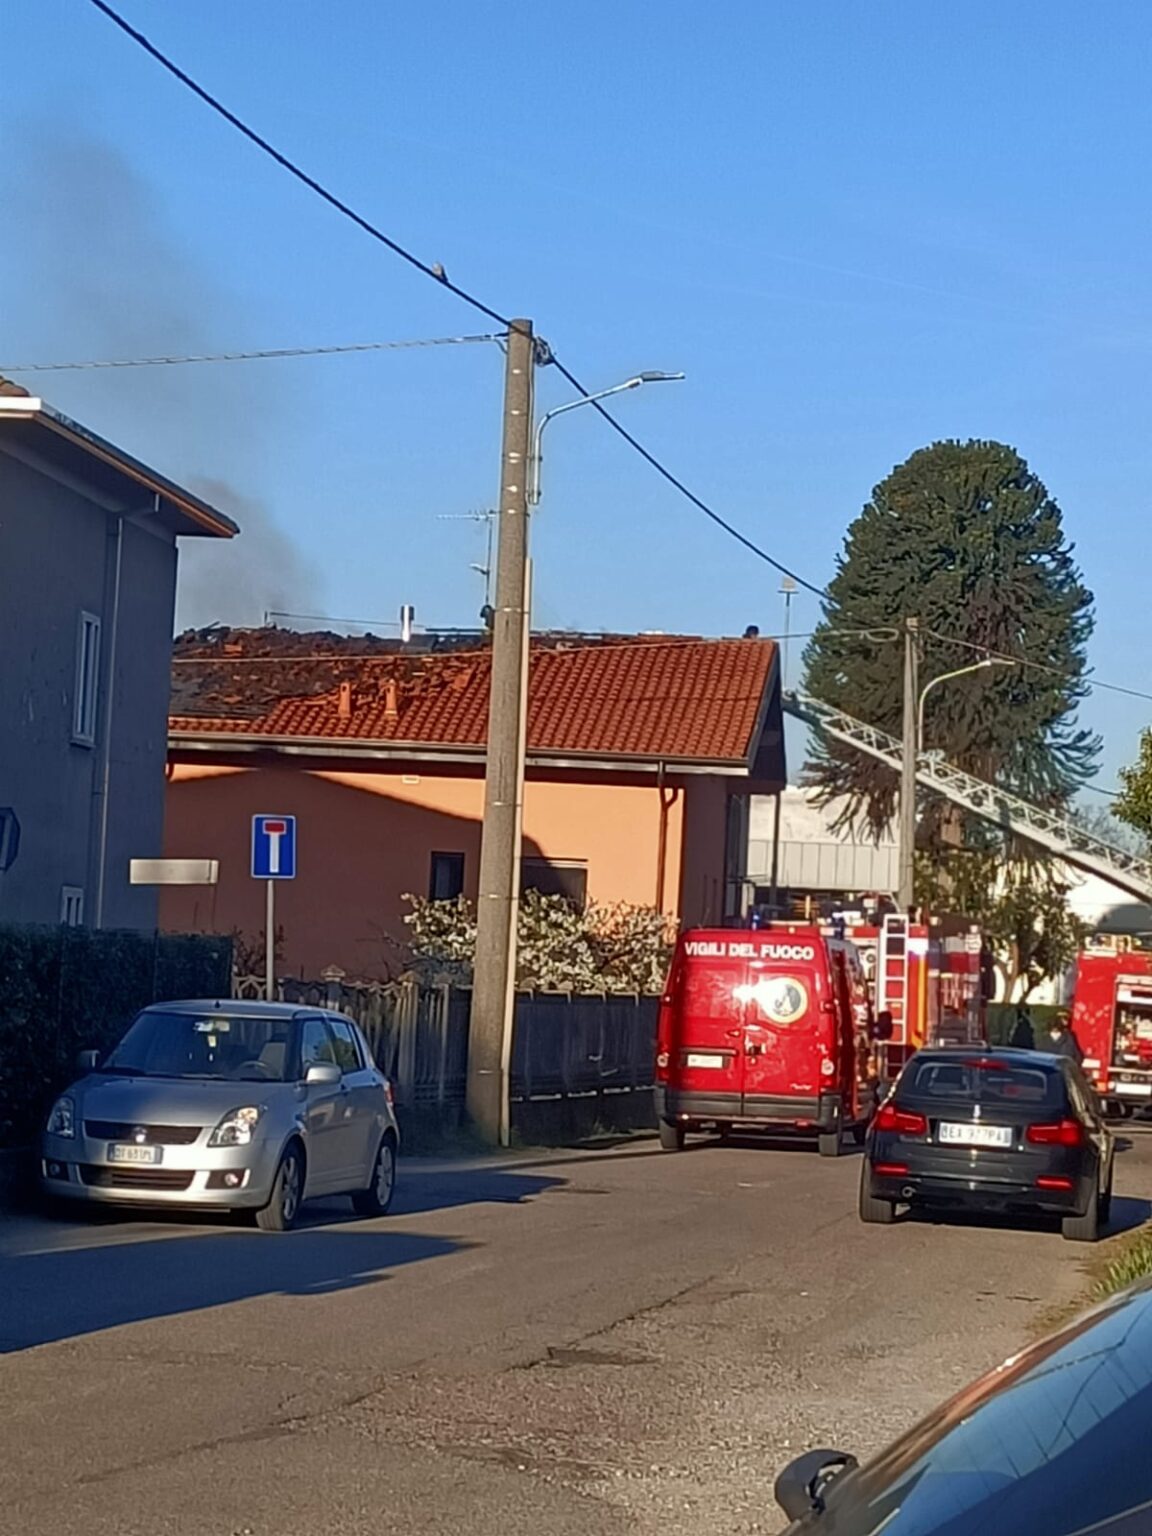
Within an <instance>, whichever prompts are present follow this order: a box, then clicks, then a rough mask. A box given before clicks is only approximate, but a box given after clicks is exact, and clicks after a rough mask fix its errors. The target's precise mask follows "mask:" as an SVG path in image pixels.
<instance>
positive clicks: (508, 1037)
mask: <svg viewBox="0 0 1152 1536" xmlns="http://www.w3.org/2000/svg"><path fill="white" fill-rule="evenodd" d="M534 366H535V341H534V338H533V335H532V322H531V321H530V320H513V321H512V323H511V325H510V326H509V329H508V356H507V366H506V369H505V375H504V442H503V450H502V458H501V461H500V509H499V513H498V517H499V522H498V525H497V528H498V531H497V543H496V593H495V599H496V600H495V610H496V611H495V614H494V615H493V619H492V685H491V698H490V701H489V707H488V752H487V758H486V766H485V770H484V825H483V829H482V831H481V839H480V884H479V903H478V906H477V913H476V961H475V967H474V977H473V983H472V1018H471V1023H470V1026H469V1031H468V1096H467V1105H468V1114H469V1116H470V1118H471V1120H472V1123H473V1125H474V1126H475V1128H476V1130H477V1131H478V1132H479V1134H480V1136H481V1137H482V1138H483V1140H484V1141H486V1142H488V1143H489V1144H490V1145H492V1146H498V1145H507V1142H508V1074H509V1065H510V1057H511V1047H512V1009H513V1006H514V1002H515V989H514V983H515V976H514V974H513V957H514V954H515V939H516V919H517V914H518V910H519V905H520V891H519V866H520V858H519V854H520V824H521V812H520V796H521V774H522V771H523V770H522V765H523V761H524V755H525V740H524V732H525V710H524V698H525V691H526V687H527V676H528V647H527V643H526V639H527V637H526V634H525V630H526V626H527V619H528V603H527V597H528V592H527V586H528V473H529V468H530V464H529V460H530V457H531V451H532V408H533V371H534Z"/></svg>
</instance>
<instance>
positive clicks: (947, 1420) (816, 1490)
mask: <svg viewBox="0 0 1152 1536" xmlns="http://www.w3.org/2000/svg"><path fill="white" fill-rule="evenodd" d="M1149 1445H1152V1290H1150V1289H1149V1288H1148V1287H1147V1286H1142V1287H1140V1288H1138V1289H1136V1290H1134V1291H1129V1292H1128V1293H1126V1294H1125V1295H1124V1296H1121V1297H1118V1298H1114V1299H1113V1300H1112V1301H1110V1302H1108V1303H1106V1304H1105V1305H1104V1306H1103V1307H1101V1308H1097V1310H1096V1311H1094V1312H1090V1313H1088V1314H1087V1315H1086V1316H1084V1317H1081V1318H1079V1319H1078V1320H1077V1321H1076V1322H1075V1323H1072V1324H1070V1325H1069V1326H1068V1327H1066V1328H1064V1329H1062V1330H1061V1331H1060V1332H1059V1333H1057V1334H1054V1335H1053V1336H1051V1337H1050V1338H1048V1339H1046V1340H1045V1341H1044V1342H1043V1343H1040V1344H1035V1345H1033V1346H1032V1347H1031V1348H1030V1349H1028V1350H1026V1351H1025V1352H1024V1353H1023V1354H1020V1355H1018V1356H1016V1357H1015V1358H1014V1359H1012V1360H1009V1361H1008V1362H1007V1364H1005V1365H1002V1366H1001V1367H1000V1368H999V1369H998V1370H995V1371H992V1372H991V1373H990V1374H989V1375H987V1376H985V1377H984V1378H983V1379H982V1380H980V1381H978V1382H976V1383H975V1384H974V1385H973V1386H970V1387H968V1388H967V1389H966V1390H965V1391H963V1392H960V1393H959V1394H958V1395H957V1396H956V1397H954V1398H953V1399H952V1401H951V1402H950V1403H947V1404H945V1406H944V1407H942V1408H939V1409H937V1410H936V1412H935V1413H933V1414H931V1415H930V1416H929V1417H928V1418H926V1419H924V1420H923V1421H922V1422H921V1423H920V1424H918V1425H917V1426H916V1428H915V1429H913V1430H911V1431H910V1432H909V1433H908V1434H906V1435H904V1436H903V1437H902V1438H901V1439H899V1440H897V1441H895V1442H894V1443H893V1444H892V1445H890V1446H889V1447H888V1449H887V1450H885V1451H882V1452H881V1453H880V1455H879V1456H877V1457H876V1458H875V1460H874V1461H871V1462H869V1463H868V1464H867V1465H866V1466H864V1467H857V1465H856V1462H855V1460H854V1458H853V1457H852V1456H851V1455H850V1454H849V1453H848V1452H846V1451H809V1452H808V1453H807V1454H806V1455H804V1456H801V1457H799V1458H798V1459H797V1460H796V1461H794V1462H793V1463H792V1464H791V1465H790V1466H788V1467H786V1468H785V1469H784V1471H783V1472H782V1473H781V1474H780V1476H779V1478H778V1479H777V1481H776V1499H777V1502H778V1503H779V1504H780V1506H781V1507H782V1509H783V1510H784V1512H785V1514H786V1515H788V1516H789V1518H790V1519H791V1520H792V1524H791V1525H789V1526H788V1527H787V1530H786V1532H785V1533H783V1536H1148V1532H1150V1531H1152V1456H1149V1454H1148V1447H1149Z"/></svg>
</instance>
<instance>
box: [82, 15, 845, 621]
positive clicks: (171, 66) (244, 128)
mask: <svg viewBox="0 0 1152 1536" xmlns="http://www.w3.org/2000/svg"><path fill="white" fill-rule="evenodd" d="M91 4H92V5H94V6H95V7H96V9H97V10H98V11H100V12H101V13H102V14H103V15H105V16H106V17H107V18H108V19H109V21H111V22H113V23H114V24H115V25H116V26H117V27H119V28H120V30H121V31H122V32H123V33H124V34H125V35H126V36H127V37H130V38H131V39H132V41H133V42H134V43H136V44H137V45H138V46H139V47H141V48H143V49H144V51H145V53H147V54H148V55H149V56H150V57H151V58H153V59H155V60H156V62H157V63H158V64H159V65H161V67H162V68H164V69H166V70H167V71H168V73H169V74H170V75H172V76H173V77H174V78H175V79H177V80H179V81H180V83H181V85H183V86H185V87H187V89H188V90H190V91H191V92H192V93H193V94H194V95H196V96H198V97H199V98H200V100H201V101H202V102H204V103H205V105H206V106H209V107H211V108H212V110H213V112H215V113H217V114H218V115H219V116H220V117H222V118H223V119H224V120H225V122H227V123H230V124H231V126H232V127H233V128H235V129H236V131H237V132H238V133H241V134H243V136H244V137H245V138H246V139H248V140H249V141H250V142H251V143H253V144H255V145H256V146H257V148H258V149H262V150H263V151H264V153H265V154H266V155H269V156H270V157H271V158H272V159H273V160H275V161H276V163H277V165H279V166H281V167H282V168H283V169H284V170H286V171H287V172H288V173H289V175H291V176H294V177H295V178H296V179H297V181H300V182H302V183H303V184H304V186H306V187H308V188H309V189H310V190H311V191H312V192H315V193H316V195H317V197H320V198H323V200H324V201H325V202H326V203H328V204H329V205H330V206H331V207H333V208H335V209H336V211H337V212H338V213H342V214H343V215H344V217H345V218H347V219H351V220H352V222H353V223H354V224H356V225H357V226H358V227H359V228H360V229H362V230H363V231H364V232H365V233H366V234H369V235H371V236H372V238H373V239H374V240H378V241H379V242H380V243H381V245H385V246H387V247H388V249H389V250H390V251H392V252H393V254H394V255H396V256H399V257H400V258H401V260H403V261H406V262H407V263H408V265H409V266H411V267H415V268H416V270H417V271H418V272H423V274H424V275H425V277H430V278H431V279H432V280H433V282H436V283H439V284H440V286H441V287H443V288H447V289H448V291H449V292H450V293H454V294H455V295H456V296H457V298H460V299H463V300H464V302H465V303H466V304H470V305H471V306H472V308H473V309H476V310H479V311H480V313H481V314H483V315H487V316H488V318H489V319H491V320H497V321H499V323H500V324H501V325H502V326H504V327H508V325H509V324H510V321H509V320H508V318H507V317H506V316H505V315H502V314H500V312H499V311H498V310H495V309H492V308H491V307H490V306H489V305H487V304H485V303H483V302H482V301H481V300H480V299H478V298H476V296H475V295H474V294H472V293H469V292H468V291H467V290H466V289H464V288H461V287H460V286H459V285H458V284H457V283H454V282H452V281H451V280H450V279H449V278H448V276H447V274H446V273H445V271H444V269H443V267H441V266H438V265H435V264H433V263H429V262H426V261H422V260H421V258H420V257H419V256H417V255H415V254H414V253H413V252H412V251H410V250H408V249H406V248H405V247H404V246H403V245H401V244H400V242H399V241H398V240H393V239H392V238H391V236H389V235H386V234H385V233H384V231H383V230H382V229H380V228H379V227H378V226H377V225H375V224H373V223H372V222H371V221H370V220H369V219H366V218H365V217H364V216H363V214H360V213H357V212H356V210H355V209H354V208H352V207H351V206H350V205H349V204H348V203H346V202H344V200H343V199H342V198H339V197H337V196H336V195H335V193H333V192H330V191H329V190H328V188H327V187H325V186H324V185H323V184H322V183H321V182H319V181H317V180H316V178H315V177H314V176H310V175H309V174H308V172H307V171H305V170H303V169H302V168H301V167H300V166H299V165H297V164H296V162H295V161H294V160H292V159H291V158H290V157H289V156H288V155H285V154H283V153H282V152H281V151H280V150H278V149H277V148H276V147H275V145H273V144H271V143H269V141H268V140H267V139H266V138H264V137H263V135H261V134H259V133H257V132H256V130H255V129H254V128H251V127H250V126H249V125H248V124H247V123H246V122H244V120H243V119H242V118H240V117H238V116H237V115H236V113H235V112H232V111H231V110H230V109H229V108H228V107H226V106H225V105H224V103H223V102H222V101H220V100H219V99H218V98H217V97H216V96H213V94H212V93H211V91H209V90H207V89H206V88H205V87H204V86H202V85H201V84H200V83H199V82H198V81H197V80H194V79H193V77H192V76H191V75H190V74H188V72H187V71H186V70H183V69H181V68H180V66H179V65H178V64H177V63H176V62H175V60H173V59H170V58H169V57H168V55H167V54H166V53H164V52H163V50H162V49H160V48H158V47H157V46H156V44H155V43H153V42H151V41H150V40H149V39H148V38H147V37H145V36H144V34H143V33H142V32H140V31H138V30H137V28H135V27H134V26H132V24H131V23H130V22H128V21H126V20H125V18H124V17H123V16H121V15H120V14H119V13H118V12H117V11H116V10H114V9H113V8H112V6H110V5H109V4H108V3H107V0H91ZM546 355H547V356H548V358H549V361H551V362H553V363H555V364H556V367H557V370H558V371H559V372H560V373H561V374H562V375H563V377H564V378H566V379H567V380H568V382H569V383H570V384H571V385H572V387H573V389H576V390H579V392H580V394H582V395H585V396H587V395H588V394H589V391H588V390H587V389H585V387H584V385H583V384H581V383H580V381H579V379H578V378H577V377H576V375H575V374H574V373H573V372H572V371H571V370H570V369H569V368H567V367H566V366H565V365H564V364H563V363H561V362H560V361H559V359H558V358H556V357H555V356H554V355H553V354H551V353H547V352H546ZM596 409H597V410H598V411H599V412H600V414H601V416H602V417H603V418H604V420H605V421H606V422H608V424H609V425H610V426H611V427H612V428H613V430H614V431H616V432H618V433H619V435H620V436H621V437H622V438H623V439H624V441H625V442H626V443H628V444H629V446H630V447H631V448H633V449H634V450H635V452H637V453H638V454H639V455H640V456H641V458H643V459H644V460H646V462H647V463H648V464H649V465H651V467H652V468H653V469H654V470H656V472H657V473H658V474H659V475H661V476H662V477H663V478H664V479H665V480H666V481H667V482H668V484H669V485H671V486H673V487H674V488H675V489H676V490H678V491H679V492H680V494H681V495H682V496H684V497H686V498H687V499H688V500H689V501H690V502H691V503H692V505H693V506H695V507H696V508H697V510H698V511H700V512H702V513H703V514H704V516H705V517H707V518H709V519H710V520H711V521H712V522H713V523H715V524H716V526H717V527H718V528H722V529H723V530H724V532H725V533H727V534H728V535H729V536H730V537H731V538H733V539H735V540H736V541H737V543H739V544H741V545H743V547H744V548H745V549H747V550H748V551H749V553H750V554H753V555H755V556H756V557H757V558H758V559H760V560H763V561H765V563H766V564H768V565H770V566H771V567H772V569H773V570H775V571H779V572H780V574H781V575H783V576H790V577H791V578H792V580H793V581H795V582H796V584H797V586H800V587H803V588H804V589H805V591H808V592H812V593H815V594H816V596H818V597H824V598H827V595H828V594H827V593H826V592H825V590H824V588H823V587H819V586H816V585H815V584H814V583H813V582H810V581H808V580H806V579H805V578H804V577H803V576H800V575H799V574H798V573H797V572H795V571H792V570H790V569H789V568H788V567H787V566H786V565H784V564H783V563H782V562H781V561H779V560H777V559H776V558H775V556H773V555H770V554H769V553H768V551H767V550H766V549H763V548H761V546H760V545H759V544H757V543H756V542H755V540H753V539H750V538H749V537H748V535H747V534H745V533H742V532H741V531H740V529H738V528H737V527H735V525H734V524H732V523H730V522H729V521H728V520H727V518H724V517H722V516H721V515H720V513H719V512H717V511H716V510H715V509H714V508H713V507H710V506H709V505H708V504H707V502H705V501H704V500H703V498H702V497H700V496H697V495H696V493H695V492H694V491H693V490H691V489H690V488H689V487H688V486H687V485H685V483H684V482H683V481H682V480H681V479H680V478H679V477H678V476H677V475H675V474H673V473H672V471H671V470H670V469H668V467H667V466H666V465H665V464H663V463H661V461H660V460H659V459H658V458H657V457H656V455H655V454H654V453H652V452H650V451H649V449H647V448H645V446H644V445H643V443H641V442H640V440H639V439H638V438H636V437H634V436H633V435H632V433H631V432H629V431H628V430H627V428H626V427H623V426H621V424H620V423H619V422H618V421H617V420H616V418H615V416H613V415H612V413H611V412H610V411H607V410H605V408H604V406H603V405H601V404H600V403H599V402H596Z"/></svg>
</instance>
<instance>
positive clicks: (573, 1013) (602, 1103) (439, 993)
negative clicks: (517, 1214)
mask: <svg viewBox="0 0 1152 1536" xmlns="http://www.w3.org/2000/svg"><path fill="white" fill-rule="evenodd" d="M234 992H235V995H236V996H237V997H241V998H252V999H256V998H262V997H263V995H264V983H263V980H262V978H257V977H250V976H247V977H238V978H237V979H236V983H235V988H234ZM277 997H278V1000H279V1001H281V1002H286V1003H296V1004H298V1005H299V1006H300V1007H302V1008H308V1007H311V1008H331V1009H336V1010H338V1011H339V1012H341V1013H345V1014H347V1015H348V1016H349V1017H350V1018H353V1019H355V1020H356V1022H357V1023H358V1024H359V1025H360V1027H361V1028H362V1029H363V1031H364V1033H365V1035H366V1037H367V1039H368V1041H369V1043H370V1045H371V1047H372V1050H373V1053H374V1055H375V1057H376V1060H377V1062H378V1063H379V1065H380V1068H381V1070H382V1071H384V1072H386V1073H387V1074H388V1076H389V1078H390V1079H391V1081H392V1083H393V1086H394V1090H395V1093H396V1101H397V1106H398V1110H399V1113H400V1114H401V1116H402V1120H403V1123H404V1125H405V1128H406V1129H410V1130H411V1131H412V1132H413V1134H414V1136H415V1139H416V1140H417V1142H421V1141H425V1140H429V1141H435V1140H436V1139H437V1138H438V1137H443V1136H444V1135H448V1134H451V1133H452V1132H453V1131H454V1130H456V1129H458V1128H459V1126H460V1125H461V1123H462V1120H463V1111H464V1096H465V1087H466V1081H467V1072H468V1021H469V1015H470V1011H471V1002H472V995H471V993H470V992H469V991H468V990H467V989H466V988H462V987H453V986H449V985H448V984H446V983H445V984H437V985H428V984H426V983H422V982H419V981H416V980H414V979H411V978H409V979H406V980H404V981H397V982H375V981H367V982H358V981H350V980H349V979H348V978H347V977H336V976H335V975H333V976H332V977H331V978H330V979H326V980H321V981H315V982H309V981H295V980H293V979H291V978H286V979H285V980H283V981H281V982H279V983H278V984H277ZM657 1005H658V1000H657V999H656V998H654V997H630V996H626V997H619V996H607V995H599V994H597V995H593V996H580V995H575V994H569V993H522V994H520V995H519V996H518V997H517V999H516V1013H515V1021H514V1025H513V1036H512V1072H511V1100H512V1128H513V1132H514V1134H515V1135H517V1136H518V1137H519V1138H520V1139H521V1140H523V1141H527V1142H536V1143H549V1142H556V1143H563V1142H567V1141H571V1140H574V1139H578V1138H579V1137H582V1136H587V1135H590V1134H592V1132H593V1131H595V1130H620V1131H623V1130H631V1129H637V1128H643V1127H648V1126H651V1125H654V1124H655V1117H654V1113H653V1104H652V1087H653V1067H654V1061H655V1050H656V1010H657Z"/></svg>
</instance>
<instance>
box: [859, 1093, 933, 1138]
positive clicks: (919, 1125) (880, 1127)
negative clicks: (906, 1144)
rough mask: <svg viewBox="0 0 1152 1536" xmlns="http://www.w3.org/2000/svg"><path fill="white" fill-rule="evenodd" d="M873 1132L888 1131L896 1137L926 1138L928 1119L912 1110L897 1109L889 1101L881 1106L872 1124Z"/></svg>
mask: <svg viewBox="0 0 1152 1536" xmlns="http://www.w3.org/2000/svg"><path fill="white" fill-rule="evenodd" d="M872 1126H873V1129H874V1130H877V1131H888V1132H890V1133H895V1134H896V1135H898V1136H927V1134H928V1119H927V1116H925V1115H918V1114H916V1113H915V1111H914V1110H909V1109H897V1108H896V1106H895V1104H893V1103H892V1101H891V1100H889V1101H888V1103H887V1104H881V1106H880V1108H879V1109H878V1110H877V1112H876V1118H875V1120H874V1121H873V1122H872Z"/></svg>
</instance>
